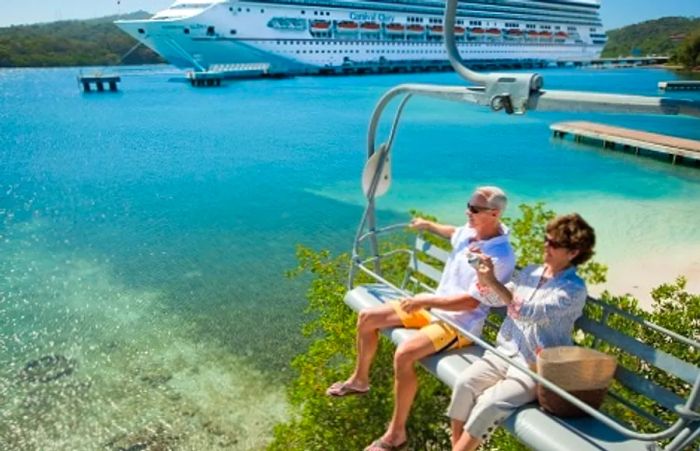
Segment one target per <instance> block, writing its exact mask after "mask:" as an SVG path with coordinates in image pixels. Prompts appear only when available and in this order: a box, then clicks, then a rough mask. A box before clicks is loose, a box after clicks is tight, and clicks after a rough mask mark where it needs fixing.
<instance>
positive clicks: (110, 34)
mask: <svg viewBox="0 0 700 451" xmlns="http://www.w3.org/2000/svg"><path fill="white" fill-rule="evenodd" d="M150 16H151V15H150V14H148V13H147V12H144V11H139V12H136V13H132V14H127V15H121V16H109V17H102V18H99V19H91V20H66V21H60V22H51V23H46V24H36V25H20V26H12V27H6V28H0V67H46V66H101V65H111V64H116V63H118V62H119V60H120V59H121V57H122V56H124V54H126V52H128V51H129V49H131V48H132V47H133V46H134V45H135V44H136V42H137V41H135V40H134V39H133V38H132V37H131V36H129V35H127V34H126V33H124V32H123V31H121V30H119V29H118V28H117V26H116V25H114V24H113V23H112V22H114V21H115V20H117V19H142V18H147V17H150ZM161 62H163V60H162V59H161V58H160V57H159V56H158V55H157V54H155V53H154V52H153V51H151V50H150V49H148V48H146V47H144V46H141V47H139V48H138V49H137V50H135V51H134V52H133V53H132V54H131V55H130V56H129V57H128V58H126V59H125V60H124V62H123V64H148V63H161Z"/></svg>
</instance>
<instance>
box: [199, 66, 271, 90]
mask: <svg viewBox="0 0 700 451" xmlns="http://www.w3.org/2000/svg"><path fill="white" fill-rule="evenodd" d="M269 71H270V65H269V64H267V63H249V64H248V63H243V64H216V65H212V66H211V67H210V68H209V69H208V70H206V71H192V72H187V79H188V80H189V81H190V84H191V85H192V86H198V87H200V86H221V82H222V81H223V80H231V79H236V78H256V77H264V76H267V75H269Z"/></svg>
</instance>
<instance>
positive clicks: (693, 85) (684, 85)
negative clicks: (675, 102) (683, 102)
mask: <svg viewBox="0 0 700 451" xmlns="http://www.w3.org/2000/svg"><path fill="white" fill-rule="evenodd" d="M659 89H661V90H662V91H679V90H696V91H697V90H700V81H694V80H674V81H660V82H659Z"/></svg>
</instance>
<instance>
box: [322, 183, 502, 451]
mask: <svg viewBox="0 0 700 451" xmlns="http://www.w3.org/2000/svg"><path fill="white" fill-rule="evenodd" d="M505 207H506V196H505V193H504V192H503V191H502V190H501V189H499V188H497V187H493V186H484V187H480V188H477V189H476V190H475V191H474V193H473V194H472V196H471V198H470V199H469V203H468V204H467V210H466V215H467V217H468V221H467V224H465V225H464V226H463V227H454V226H450V225H445V224H438V223H435V222H432V221H428V220H425V219H422V218H416V219H414V220H413V221H411V228H412V229H414V230H428V231H431V232H433V233H436V234H438V235H441V236H443V237H445V238H449V239H450V241H451V243H452V252H451V253H450V256H449V258H448V260H447V263H446V264H445V268H444V270H443V273H442V277H441V280H440V284H439V285H438V288H437V290H436V292H435V294H425V293H423V294H419V295H417V296H414V297H412V298H407V299H403V300H401V301H392V302H389V303H388V304H386V305H382V306H379V307H375V308H370V309H365V310H362V311H361V312H360V314H359V318H358V322H357V360H356V366H355V371H354V372H353V374H352V375H351V376H350V378H348V379H347V380H346V381H345V382H336V383H335V384H333V385H331V386H330V387H329V388H328V390H327V391H326V393H327V394H328V395H329V396H334V397H341V396H347V395H353V394H363V393H366V392H367V391H369V370H370V366H371V364H372V360H373V358H374V355H375V353H376V350H377V344H378V340H379V334H378V332H379V330H380V329H384V328H387V327H397V326H403V327H407V328H412V329H420V330H419V333H417V334H415V335H414V336H413V337H411V338H410V339H409V340H407V341H406V342H404V343H402V344H401V345H400V346H399V347H398V348H397V349H396V354H395V356H394V379H395V384H394V395H395V398H396V402H395V404H394V413H393V416H392V418H391V422H390V423H389V426H388V428H387V430H386V432H385V434H384V435H383V436H382V437H381V438H379V439H377V440H376V441H375V442H374V443H372V444H371V445H370V446H368V447H367V448H365V451H381V450H394V449H400V448H403V446H404V445H405V443H406V421H407V420H408V414H409V412H410V409H411V404H412V403H413V399H414V397H415V394H416V391H417V389H418V381H417V377H416V373H415V369H414V364H415V362H416V361H418V360H419V359H422V358H423V357H426V356H429V355H431V354H434V353H437V352H440V351H444V350H448V349H456V348H460V347H463V346H467V345H470V344H471V341H470V340H468V339H466V338H464V337H462V336H460V335H459V334H458V333H457V332H456V330H455V329H454V328H453V327H452V326H450V325H449V324H446V323H444V322H442V321H437V319H436V318H434V317H433V316H432V315H431V314H430V313H429V312H428V309H434V310H435V311H440V312H441V313H442V314H444V315H445V316H447V317H449V318H451V320H452V321H454V322H455V323H458V324H460V325H461V326H462V327H464V328H465V329H467V330H469V331H470V332H472V333H474V334H476V335H479V334H481V329H482V327H483V324H484V320H485V318H486V315H487V313H488V306H486V305H485V303H482V302H485V297H482V295H481V293H480V292H479V286H478V285H477V281H478V279H477V276H476V271H475V270H474V268H473V267H472V266H471V265H470V264H469V262H468V261H467V252H468V251H469V250H470V249H479V250H480V251H481V252H482V253H483V254H485V255H487V256H489V257H490V258H491V261H492V262H493V263H494V268H495V275H496V277H497V278H498V280H500V281H501V282H503V283H505V282H506V281H508V280H509V279H510V276H511V273H512V272H513V269H514V267H515V256H514V254H513V249H512V248H511V246H510V243H509V242H508V230H507V228H506V227H505V226H504V225H503V224H501V221H500V219H501V214H502V213H503V210H504V209H505Z"/></svg>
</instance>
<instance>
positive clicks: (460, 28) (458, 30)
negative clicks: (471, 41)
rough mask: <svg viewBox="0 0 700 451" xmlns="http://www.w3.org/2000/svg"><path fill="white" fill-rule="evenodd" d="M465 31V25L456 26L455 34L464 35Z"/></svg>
mask: <svg viewBox="0 0 700 451" xmlns="http://www.w3.org/2000/svg"><path fill="white" fill-rule="evenodd" d="M465 31H466V30H465V29H464V27H455V36H462V35H464V32H465Z"/></svg>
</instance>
